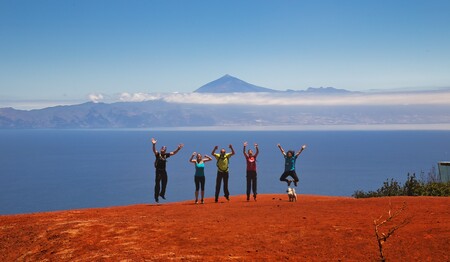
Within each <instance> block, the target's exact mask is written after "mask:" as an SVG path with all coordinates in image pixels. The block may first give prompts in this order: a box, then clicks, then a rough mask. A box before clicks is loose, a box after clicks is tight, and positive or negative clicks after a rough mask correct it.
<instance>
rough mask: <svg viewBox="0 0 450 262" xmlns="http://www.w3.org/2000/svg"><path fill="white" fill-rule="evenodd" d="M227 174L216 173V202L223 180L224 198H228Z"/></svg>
mask: <svg viewBox="0 0 450 262" xmlns="http://www.w3.org/2000/svg"><path fill="white" fill-rule="evenodd" d="M228 177H229V175H228V172H222V171H217V177H216V199H215V200H216V201H217V200H218V199H219V193H220V184H221V183H222V180H223V193H224V195H225V197H226V198H228V197H229V196H230V192H229V191H228Z"/></svg>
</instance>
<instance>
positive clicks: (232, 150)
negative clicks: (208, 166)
mask: <svg viewBox="0 0 450 262" xmlns="http://www.w3.org/2000/svg"><path fill="white" fill-rule="evenodd" d="M228 147H229V148H230V149H231V154H230V156H232V155H234V148H233V145H232V144H230V145H229V146H228Z"/></svg>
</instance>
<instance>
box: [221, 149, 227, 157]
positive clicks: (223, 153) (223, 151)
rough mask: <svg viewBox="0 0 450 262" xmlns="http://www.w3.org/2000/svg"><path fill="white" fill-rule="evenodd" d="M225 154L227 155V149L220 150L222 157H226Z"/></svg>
mask: <svg viewBox="0 0 450 262" xmlns="http://www.w3.org/2000/svg"><path fill="white" fill-rule="evenodd" d="M225 153H226V151H225V148H222V149H220V154H221V155H222V156H224V155H225Z"/></svg>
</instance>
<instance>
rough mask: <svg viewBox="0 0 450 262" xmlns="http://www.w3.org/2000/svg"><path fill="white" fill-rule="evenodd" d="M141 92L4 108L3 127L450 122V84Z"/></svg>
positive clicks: (222, 82) (215, 85)
mask: <svg viewBox="0 0 450 262" xmlns="http://www.w3.org/2000/svg"><path fill="white" fill-rule="evenodd" d="M243 94H245V95H243ZM139 97H144V98H143V99H140V100H139V101H138V102H135V101H133V102H131V101H128V100H127V99H124V100H123V101H120V102H117V101H115V102H111V103H102V102H98V101H94V102H87V103H83V104H77V105H68V106H55V107H48V108H43V109H35V110H17V109H14V108H0V129H20V128H26V129H28V128H32V129H35V128H59V129H64V128H161V127H164V128H167V127H224V126H225V127H226V126H231V127H232V126H239V127H249V128H251V127H259V128H261V127H271V126H301V125H306V126H311V125H314V126H317V125H367V126H372V125H373V126H375V125H441V124H444V125H448V124H450V114H449V113H448V112H450V103H448V101H450V89H442V90H431V91H401V92H399V91H397V92H390V93H389V92H388V93H379V92H378V93H376V92H371V93H362V92H354V91H349V90H345V89H338V88H334V87H309V88H307V89H306V90H289V89H288V90H285V91H279V90H274V89H271V88H266V87H260V86H256V85H253V84H250V83H247V82H245V81H243V80H241V79H238V78H236V77H233V76H230V75H228V74H227V75H224V76H223V77H221V78H219V79H217V80H214V81H212V82H209V83H207V84H205V85H203V86H201V87H199V88H198V89H196V90H195V91H193V92H192V93H167V94H156V95H147V96H145V94H144V95H142V94H141V95H140V96H139ZM125 98H127V97H125Z"/></svg>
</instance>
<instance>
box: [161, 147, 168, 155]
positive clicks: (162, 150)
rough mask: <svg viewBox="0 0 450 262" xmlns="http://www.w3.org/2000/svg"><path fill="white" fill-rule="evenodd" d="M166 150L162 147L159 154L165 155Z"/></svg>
mask: <svg viewBox="0 0 450 262" xmlns="http://www.w3.org/2000/svg"><path fill="white" fill-rule="evenodd" d="M166 150H167V147H166V146H162V147H161V154H165V153H166Z"/></svg>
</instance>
